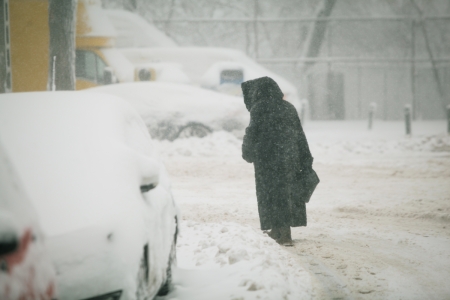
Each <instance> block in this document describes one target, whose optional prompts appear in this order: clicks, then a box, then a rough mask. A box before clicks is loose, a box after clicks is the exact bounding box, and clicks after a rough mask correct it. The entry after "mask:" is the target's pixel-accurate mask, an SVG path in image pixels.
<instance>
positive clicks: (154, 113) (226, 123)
mask: <svg viewBox="0 0 450 300" xmlns="http://www.w3.org/2000/svg"><path fill="white" fill-rule="evenodd" d="M86 91H88V92H90V93H91V92H96V93H108V94H111V95H115V96H119V97H122V98H123V99H126V100H127V101H128V103H130V104H131V105H132V106H133V107H134V108H135V109H136V111H137V112H138V113H139V114H140V115H141V117H142V119H143V120H144V122H145V124H146V125H147V128H148V129H149V131H150V132H151V135H152V136H153V137H154V138H158V139H168V140H174V139H176V138H180V137H187V136H198V137H204V136H205V135H207V134H208V133H210V132H212V131H215V130H226V131H234V130H236V131H242V133H243V129H244V128H245V127H246V126H247V125H248V122H249V118H250V116H249V114H248V111H247V110H246V108H245V105H244V101H243V100H242V98H240V97H233V96H230V95H225V94H221V93H218V92H216V91H211V90H205V89H202V88H199V87H195V86H192V85H186V84H176V83H169V82H158V81H156V82H132V83H125V84H112V85H108V86H103V87H96V88H92V89H88V90H86ZM81 93H84V91H83V92H81Z"/></svg>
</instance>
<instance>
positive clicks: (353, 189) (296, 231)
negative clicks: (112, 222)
mask: <svg viewBox="0 0 450 300" xmlns="http://www.w3.org/2000/svg"><path fill="white" fill-rule="evenodd" d="M442 123H443V122H442ZM400 125H401V124H400ZM441 125H442V124H440V123H439V122H437V123H433V124H431V123H423V126H422V129H423V133H422V134H421V135H420V136H416V137H412V138H404V137H403V136H401V134H398V136H389V134H387V135H384V134H383V133H387V132H388V130H384V129H383V128H382V129H380V130H382V131H383V132H381V133H380V134H379V135H377V134H376V133H375V134H373V135H372V136H371V137H369V138H362V137H361V138H360V137H358V134H360V132H357V130H356V131H355V130H354V129H352V128H351V127H352V126H351V125H350V126H347V127H346V129H345V130H344V131H345V132H344V134H342V136H339V134H338V133H336V132H333V129H330V130H329V132H327V133H324V132H323V130H321V129H320V128H321V127H322V126H325V125H323V124H322V123H316V124H313V123H312V124H311V125H310V127H309V131H308V127H305V128H306V129H305V131H306V134H307V137H308V138H309V140H310V145H311V150H312V153H313V156H314V157H315V163H314V168H315V170H316V171H317V173H318V175H319V177H320V178H321V183H320V184H319V186H318V188H317V190H316V192H315V194H314V196H313V198H312V199H311V202H310V203H309V204H308V205H307V212H308V226H307V227H298V228H293V230H292V235H293V239H294V242H295V246H294V247H290V248H287V247H286V248H282V247H280V246H278V245H273V244H270V247H272V248H270V249H277V250H276V251H282V252H284V253H286V256H285V257H284V258H283V257H281V258H280V257H278V258H277V259H280V260H281V261H283V259H284V260H286V261H289V265H290V267H289V268H291V269H299V270H306V273H307V274H308V275H309V277H307V276H305V274H303V273H302V274H303V275H302V276H303V277H302V276H300V277H298V278H299V279H298V280H300V281H299V282H303V283H307V285H309V286H310V290H308V287H307V285H306V284H305V285H304V287H303V289H304V290H305V293H300V294H299V292H298V291H297V294H295V292H296V291H293V290H292V285H293V284H291V287H290V286H285V287H284V291H285V292H284V294H282V293H281V292H280V294H279V299H297V298H295V297H296V295H297V297H300V296H301V298H304V299H308V298H310V299H448V298H450V286H449V285H448V284H447V283H448V278H449V276H450V250H449V249H450V152H449V150H450V147H449V146H450V140H449V137H448V136H445V135H439V134H440V131H441V129H440V126H441ZM360 127H362V126H360ZM330 128H333V126H331V127H330ZM334 128H336V126H334ZM386 128H392V126H391V127H386ZM394 128H395V127H394ZM334 130H336V129H334ZM340 132H341V133H342V129H341V130H340ZM381 136H383V138H381ZM159 146H160V149H161V152H162V153H163V156H164V159H165V162H166V165H167V168H168V170H169V172H170V174H171V177H172V181H173V191H174V196H175V198H176V199H177V201H178V204H179V206H180V208H181V211H182V219H183V224H184V225H183V226H185V227H186V228H187V229H188V230H187V231H185V234H184V236H183V231H182V235H181V238H180V241H182V242H181V243H185V244H186V245H191V247H190V248H189V247H183V245H182V246H181V247H179V248H178V253H179V255H181V256H180V257H182V259H181V261H179V267H180V268H181V269H180V270H182V272H189V269H190V270H191V271H192V272H194V269H195V268H197V269H198V268H200V267H199V266H200V265H201V263H197V264H196V263H195V260H197V262H198V261H199V257H198V255H199V254H201V253H202V251H203V252H204V251H209V252H211V253H210V257H211V259H213V257H215V258H217V257H218V256H220V255H219V254H220V251H221V250H220V247H214V245H213V244H212V245H207V246H203V247H200V246H199V242H198V241H193V238H192V237H193V236H195V234H194V233H193V231H192V232H189V227H187V226H186V224H188V222H191V223H190V224H191V227H195V226H197V229H200V231H199V232H201V231H202V229H201V228H200V227H198V226H204V228H208V227H211V226H212V227H214V226H219V227H221V226H222V227H224V226H225V227H226V225H223V224H228V223H227V222H231V223H232V224H236V225H241V226H243V228H244V227H245V228H247V227H250V228H252V229H254V230H255V232H256V233H258V234H260V233H259V219H258V213H257V204H256V196H255V185H254V173H253V166H252V165H251V164H247V163H246V162H245V161H243V160H242V159H241V158H240V140H239V139H237V138H235V137H234V136H232V135H231V134H228V133H215V134H214V135H213V136H209V137H207V138H205V139H192V138H191V139H186V140H178V141H175V142H173V143H168V142H160V143H159ZM192 222H194V223H192ZM192 224H197V225H192ZM218 224H219V225H218ZM229 226H231V225H229ZM233 226H234V225H233ZM203 232H204V230H203ZM256 233H255V234H256ZM220 234H221V233H220V231H217V233H215V234H214V233H213V234H211V233H210V235H209V238H208V236H206V238H205V239H204V241H208V240H209V239H211V237H212V236H214V237H217V236H220ZM260 235H261V236H262V234H260ZM218 244H220V241H219V242H218ZM273 247H275V248H273ZM205 248H206V249H205ZM203 249H205V250H203ZM208 249H209V250H208ZM270 251H272V252H273V251H275V250H270ZM189 253H191V254H192V255H189ZM195 253H197V254H195ZM205 253H206V252H205ZM249 253H250V250H249ZM195 255H197V256H195ZM183 257H184V258H183ZM202 257H203V259H204V260H205V262H206V260H207V259H208V256H207V255H206V254H205V255H204V256H202ZM253 258H254V255H253V256H252V255H250V257H249V258H247V260H248V261H250V262H251V261H252V259H253ZM228 259H229V258H228ZM189 260H190V261H189ZM180 262H181V264H180ZM230 265H231V264H230ZM235 265H237V264H235ZM196 266H197V267H196ZM227 266H228V265H227ZM211 267H213V265H211ZM202 269H203V270H207V269H208V267H207V264H206V265H205V266H204V267H203V268H202ZM291 269H289V270H291ZM286 270H288V269H286ZM289 272H290V271H289ZM184 274H185V277H186V273H184ZM288 277H289V276H288ZM180 278H181V277H180ZM261 280H262V281H263V279H261ZM257 281H258V277H257V276H256V277H255V282H254V284H256V285H257V284H258V282H257ZM176 284H177V285H176V289H175V291H174V292H173V293H172V294H169V296H167V297H166V299H175V298H174V297H175V296H176V299H195V297H194V298H192V295H193V294H192V293H195V292H193V291H196V292H197V293H200V292H201V291H202V289H203V290H204V289H206V286H207V285H206V286H205V285H203V286H201V285H197V286H196V289H195V290H192V289H191V290H190V294H189V293H183V292H182V291H183V288H185V290H186V288H187V287H186V286H184V287H183V284H185V285H186V284H187V283H186V282H185V281H183V280H182V279H180V280H178V281H176ZM239 284H240V285H241V286H245V287H246V288H245V289H243V288H242V289H241V292H240V294H239V293H237V294H236V293H235V294H236V295H237V296H236V297H234V298H233V297H231V298H230V297H228V298H227V297H223V299H265V298H266V299H274V298H273V295H272V296H269V294H268V293H269V292H268V291H270V288H267V287H261V288H260V290H261V293H259V294H258V295H256V292H257V291H256V292H255V291H254V289H253V290H252V289H251V288H250V286H249V285H245V283H244V284H242V282H240V283H239ZM216 291H220V289H216ZM286 291H287V292H286ZM211 293H214V292H213V291H208V293H207V294H208V295H209V296H211ZM217 293H219V292H217ZM216 296H217V298H215V299H219V298H220V299H222V298H221V297H220V296H219V295H216ZM205 299H207V298H205ZM211 299H212V298H211Z"/></svg>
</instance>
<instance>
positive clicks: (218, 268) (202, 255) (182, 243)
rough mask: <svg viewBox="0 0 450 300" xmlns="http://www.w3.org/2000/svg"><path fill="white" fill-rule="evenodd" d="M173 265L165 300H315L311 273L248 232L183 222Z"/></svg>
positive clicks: (231, 225) (239, 227) (260, 235)
mask: <svg viewBox="0 0 450 300" xmlns="http://www.w3.org/2000/svg"><path fill="white" fill-rule="evenodd" d="M177 262H178V268H179V269H176V270H175V272H174V281H173V283H174V285H175V290H174V291H172V292H171V293H170V294H169V295H168V296H166V297H165V298H163V299H178V300H181V299H183V300H190V299H192V300H194V299H195V300H201V299H205V300H210V299H215V300H219V299H235V300H237V299H271V300H273V299H292V300H294V299H311V298H312V297H313V291H312V288H311V287H312V283H311V277H310V274H309V272H308V271H306V270H305V269H303V268H302V267H301V266H300V265H299V264H298V263H297V262H296V261H295V260H294V259H293V258H292V257H291V256H290V254H289V253H288V252H286V251H285V250H284V249H282V248H281V247H280V246H279V245H278V244H277V243H276V242H275V241H273V240H272V239H271V238H269V237H268V236H267V235H265V234H263V233H262V232H260V231H257V230H256V229H254V228H252V227H250V226H242V225H239V224H236V223H230V222H224V223H220V224H218V223H197V222H194V221H184V222H182V223H181V231H180V235H179V241H178V245H177ZM188 269H189V270H188Z"/></svg>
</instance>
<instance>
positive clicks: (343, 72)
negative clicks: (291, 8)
mask: <svg viewBox="0 0 450 300" xmlns="http://www.w3.org/2000/svg"><path fill="white" fill-rule="evenodd" d="M153 22H154V23H155V24H156V25H157V26H158V27H159V28H161V29H162V30H164V31H165V32H166V33H168V34H169V35H170V36H172V37H173V38H175V39H176V40H179V43H180V44H181V45H186V46H190V45H195V46H216V47H230V46H232V47H233V48H237V49H240V50H242V51H244V52H246V53H247V54H248V55H249V56H251V57H253V58H254V59H255V60H256V61H258V62H259V63H260V64H262V65H264V66H266V67H267V68H269V69H271V70H273V71H274V72H276V73H278V74H280V75H282V76H284V77H285V78H287V79H288V80H290V81H291V82H292V83H294V84H295V85H296V87H297V88H298V90H299V94H300V97H301V98H306V99H308V100H309V103H310V111H311V118H313V119H361V118H366V117H367V114H368V109H369V103H371V102H375V103H377V108H378V109H377V112H376V117H378V118H382V119H385V120H392V119H401V118H402V116H403V111H402V108H403V107H404V105H405V104H406V103H410V104H412V106H413V117H414V118H416V119H436V118H443V117H444V116H445V109H444V108H445V105H446V103H450V96H449V95H450V84H449V82H450V81H449V80H450V74H449V73H450V56H449V53H450V42H449V37H448V33H447V32H448V30H447V28H450V16H448V15H445V16H427V17H422V18H413V17H411V16H395V17H328V18H296V19H268V18H264V19H263V18H254V19H172V20H170V19H169V20H153ZM315 22H326V23H327V31H326V34H325V36H324V38H323V40H321V41H319V42H321V43H322V45H321V47H320V52H319V53H317V56H315V57H302V53H304V52H305V51H304V48H305V47H304V44H305V42H306V41H307V40H308V33H309V32H310V28H311V24H312V23H315ZM187 36H188V37H189V38H186V37H187ZM181 37H183V38H181ZM180 40H181V42H180ZM446 41H447V42H446ZM305 70H307V71H305Z"/></svg>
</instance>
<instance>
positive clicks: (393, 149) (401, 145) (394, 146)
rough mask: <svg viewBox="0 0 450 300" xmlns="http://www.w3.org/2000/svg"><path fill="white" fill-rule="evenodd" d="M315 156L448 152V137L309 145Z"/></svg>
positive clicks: (449, 141)
mask: <svg viewBox="0 0 450 300" xmlns="http://www.w3.org/2000/svg"><path fill="white" fill-rule="evenodd" d="M310 146H311V151H313V152H314V153H317V154H374V153H379V154H382V153H400V152H405V151H411V152H449V151H450V136H448V135H433V136H421V137H404V138H400V139H398V140H341V141H327V140H324V141H321V142H317V141H316V142H312V143H310Z"/></svg>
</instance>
